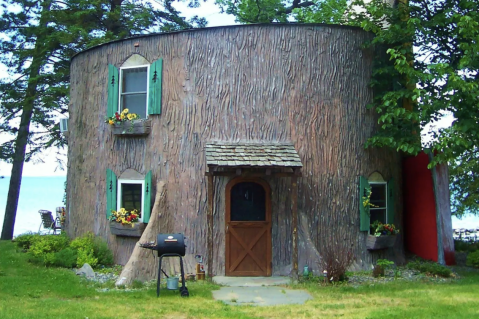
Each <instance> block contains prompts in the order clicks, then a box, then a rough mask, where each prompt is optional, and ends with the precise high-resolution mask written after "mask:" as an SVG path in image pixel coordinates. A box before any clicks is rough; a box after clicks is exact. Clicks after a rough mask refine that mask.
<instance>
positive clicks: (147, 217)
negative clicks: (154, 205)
mask: <svg viewBox="0 0 479 319" xmlns="http://www.w3.org/2000/svg"><path fill="white" fill-rule="evenodd" d="M143 196H144V198H145V207H144V212H143V222H144V223H148V222H149V221H150V214H151V171H149V172H148V173H147V174H146V176H145V188H144V189H143Z"/></svg>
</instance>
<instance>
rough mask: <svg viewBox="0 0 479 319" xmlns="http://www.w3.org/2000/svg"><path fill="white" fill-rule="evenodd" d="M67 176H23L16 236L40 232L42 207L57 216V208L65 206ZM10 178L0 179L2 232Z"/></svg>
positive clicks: (16, 221)
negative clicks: (64, 196)
mask: <svg viewBox="0 0 479 319" xmlns="http://www.w3.org/2000/svg"><path fill="white" fill-rule="evenodd" d="M65 181H66V176H55V177H23V179H22V185H21V188H20V199H19V201H18V209H17V217H16V219H15V229H14V232H13V234H14V236H17V235H20V234H23V233H26V232H29V231H31V232H38V228H39V227H40V223H41V220H40V215H39V214H38V211H39V210H40V209H46V210H49V211H51V212H52V213H53V216H55V208H56V207H59V206H63V202H62V200H63V194H64V192H65V186H64V183H65ZM9 183H10V178H9V177H8V176H5V178H2V179H0V232H1V230H2V227H3V218H4V215H5V207H6V205H7V195H8V186H9Z"/></svg>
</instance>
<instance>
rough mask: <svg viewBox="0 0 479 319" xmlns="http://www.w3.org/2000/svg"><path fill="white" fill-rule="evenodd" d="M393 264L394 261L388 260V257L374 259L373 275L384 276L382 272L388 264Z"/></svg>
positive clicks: (375, 276)
mask: <svg viewBox="0 0 479 319" xmlns="http://www.w3.org/2000/svg"><path fill="white" fill-rule="evenodd" d="M392 265H394V262H392V261H390V260H388V259H378V260H377V261H376V265H375V266H374V268H373V277H374V278H377V277H381V276H382V277H384V272H385V270H386V269H388V268H389V266H392Z"/></svg>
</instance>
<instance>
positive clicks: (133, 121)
mask: <svg viewBox="0 0 479 319" xmlns="http://www.w3.org/2000/svg"><path fill="white" fill-rule="evenodd" d="M105 122H106V123H108V124H110V125H111V127H112V131H113V134H114V135H120V136H146V135H148V134H150V131H151V121H150V120H147V119H139V118H138V115H136V114H135V113H128V109H124V110H123V111H122V112H121V113H118V112H116V113H115V115H114V116H112V117H109V118H107V119H106V121H105Z"/></svg>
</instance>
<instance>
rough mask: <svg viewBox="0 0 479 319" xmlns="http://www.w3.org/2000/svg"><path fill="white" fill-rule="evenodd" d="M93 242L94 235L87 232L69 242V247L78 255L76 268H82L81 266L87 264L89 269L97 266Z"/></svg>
mask: <svg viewBox="0 0 479 319" xmlns="http://www.w3.org/2000/svg"><path fill="white" fill-rule="evenodd" d="M94 240H95V235H93V233H91V232H87V233H85V234H84V235H83V236H81V237H77V238H75V239H74V240H73V241H72V242H71V244H70V247H71V248H72V249H75V250H76V251H77V253H78V258H77V262H76V264H77V266H78V267H82V266H83V264H89V265H90V266H91V267H95V266H96V265H97V264H98V258H96V257H95V252H94Z"/></svg>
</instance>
